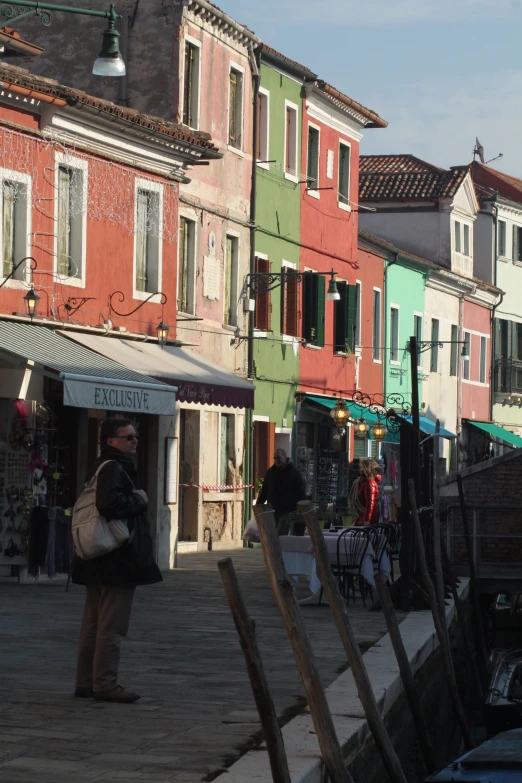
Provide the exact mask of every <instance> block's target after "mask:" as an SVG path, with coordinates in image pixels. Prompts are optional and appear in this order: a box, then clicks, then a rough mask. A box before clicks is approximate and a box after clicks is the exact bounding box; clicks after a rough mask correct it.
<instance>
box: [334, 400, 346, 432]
mask: <svg viewBox="0 0 522 783" xmlns="http://www.w3.org/2000/svg"><path fill="white" fill-rule="evenodd" d="M330 416H331V417H332V419H333V420H334V424H335V426H336V427H337V429H338V430H342V429H344V428H345V427H346V425H347V424H348V423H349V421H350V418H351V417H350V411H349V410H348V407H347V405H346V403H345V401H344V400H343V399H342V397H339V399H338V400H337V402H336V403H335V407H334V408H332V410H331V411H330Z"/></svg>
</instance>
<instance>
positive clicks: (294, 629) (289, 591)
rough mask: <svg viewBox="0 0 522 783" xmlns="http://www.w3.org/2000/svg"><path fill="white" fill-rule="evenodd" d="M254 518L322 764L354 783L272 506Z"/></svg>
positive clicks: (344, 782)
mask: <svg viewBox="0 0 522 783" xmlns="http://www.w3.org/2000/svg"><path fill="white" fill-rule="evenodd" d="M254 514H255V517H256V520H257V527H258V530H259V538H260V539H261V545H262V548H263V557H264V559H265V565H266V570H267V574H268V579H269V581H270V586H271V588H272V592H273V593H274V597H275V600H276V603H277V606H278V609H279V611H280V613H281V617H282V618H283V622H284V624H285V628H286V632H287V634H288V638H289V639H290V644H291V645H292V650H293V653H294V658H295V661H296V663H297V668H298V670H299V674H300V676H301V680H302V682H303V687H304V691H305V695H306V700H307V702H308V707H309V709H310V713H311V715H312V720H313V722H314V728H315V732H316V734H317V740H318V742H319V747H320V748H321V755H322V757H323V761H324V763H325V766H326V769H327V770H328V774H329V776H330V778H331V781H332V783H353V779H352V777H351V775H350V773H349V772H348V769H347V768H346V765H345V762H344V757H343V752H342V749H341V746H340V744H339V740H338V738H337V734H336V732H335V726H334V722H333V719H332V714H331V712H330V708H329V706H328V702H327V700H326V694H325V692H324V688H323V685H322V683H321V678H320V677H319V672H318V670H317V666H316V663H315V658H314V653H313V650H312V645H311V644H310V640H309V638H308V634H307V633H306V628H305V625H304V623H303V619H302V617H301V614H300V611H299V605H298V603H297V600H296V598H295V595H294V588H293V586H292V583H291V582H290V580H289V578H288V574H287V573H286V568H285V564H284V561H283V553H282V551H281V544H280V543H279V537H278V535H277V528H276V523H275V517H274V512H273V510H272V507H271V506H270V505H265V506H257V505H256V506H254Z"/></svg>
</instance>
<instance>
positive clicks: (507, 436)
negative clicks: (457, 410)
mask: <svg viewBox="0 0 522 783" xmlns="http://www.w3.org/2000/svg"><path fill="white" fill-rule="evenodd" d="M466 424H471V426H472V427H477V429H479V430H482V431H483V432H487V433H488V435H491V436H492V437H493V438H497V439H498V440H502V441H504V443H508V444H509V445H510V446H513V447H514V448H516V449H520V448H522V438H521V437H520V436H519V435H515V433H514V432H510V431H509V430H506V429H504V427H501V426H500V424H494V423H493V422H492V421H471V420H470V419H468V420H467V421H466Z"/></svg>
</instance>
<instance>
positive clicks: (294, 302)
mask: <svg viewBox="0 0 522 783" xmlns="http://www.w3.org/2000/svg"><path fill="white" fill-rule="evenodd" d="M284 271H285V272H290V273H291V272H292V271H293V270H292V269H290V268H288V267H285V268H284ZM283 293H284V299H283V334H287V335H290V336H291V337H297V322H298V319H299V293H300V292H299V282H298V279H297V274H296V276H295V277H290V278H289V279H288V280H287V281H286V283H285V286H284V291H283Z"/></svg>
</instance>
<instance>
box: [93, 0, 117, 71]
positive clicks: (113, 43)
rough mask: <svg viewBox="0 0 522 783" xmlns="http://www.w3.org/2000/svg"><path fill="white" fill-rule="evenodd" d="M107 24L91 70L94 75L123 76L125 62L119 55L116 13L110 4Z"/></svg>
mask: <svg viewBox="0 0 522 783" xmlns="http://www.w3.org/2000/svg"><path fill="white" fill-rule="evenodd" d="M109 13H110V16H109V17H108V19H109V26H108V27H107V29H106V30H105V31H104V33H103V37H102V48H101V50H100V53H99V55H98V58H97V59H96V60H95V62H94V66H93V69H92V72H93V74H94V76H125V63H124V62H123V57H122V56H121V52H120V46H119V40H118V39H119V37H120V34H119V32H118V31H117V30H116V19H117V18H118V17H117V16H116V13H115V11H114V6H113V5H112V4H111V10H110V11H109Z"/></svg>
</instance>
